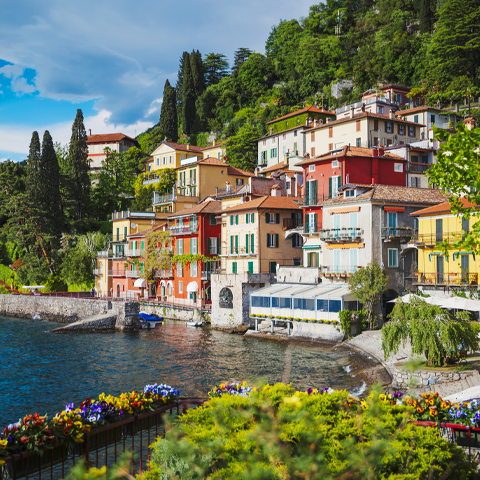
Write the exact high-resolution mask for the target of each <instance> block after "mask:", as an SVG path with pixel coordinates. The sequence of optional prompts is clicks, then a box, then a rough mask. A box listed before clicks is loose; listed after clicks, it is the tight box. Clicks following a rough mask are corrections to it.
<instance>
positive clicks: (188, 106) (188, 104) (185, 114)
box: [182, 56, 196, 135]
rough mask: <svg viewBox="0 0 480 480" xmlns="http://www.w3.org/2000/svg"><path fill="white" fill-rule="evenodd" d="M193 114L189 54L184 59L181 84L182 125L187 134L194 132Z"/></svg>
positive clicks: (192, 90) (194, 111)
mask: <svg viewBox="0 0 480 480" xmlns="http://www.w3.org/2000/svg"><path fill="white" fill-rule="evenodd" d="M195 116H196V108H195V85H194V82H193V75H192V68H191V63H190V56H189V57H188V58H187V59H186V61H185V67H184V71H183V86H182V126H183V131H184V133H186V134H187V135H190V134H191V133H194V132H193V127H194V125H195Z"/></svg>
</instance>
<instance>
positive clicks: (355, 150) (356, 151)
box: [295, 145, 407, 167]
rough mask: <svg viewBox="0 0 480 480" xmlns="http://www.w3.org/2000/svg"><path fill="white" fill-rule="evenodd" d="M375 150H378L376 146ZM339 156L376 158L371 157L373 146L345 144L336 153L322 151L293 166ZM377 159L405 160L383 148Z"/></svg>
mask: <svg viewBox="0 0 480 480" xmlns="http://www.w3.org/2000/svg"><path fill="white" fill-rule="evenodd" d="M377 150H380V148H378V149H377ZM340 157H367V158H376V157H373V148H365V147H352V146H348V145H345V146H344V147H343V151H337V153H330V152H327V153H324V154H323V155H319V156H318V157H313V158H308V159H306V160H303V161H302V162H299V163H296V164H295V166H296V167H297V166H299V165H308V164H309V163H315V162H318V161H321V160H332V159H336V158H340ZM378 159H379V160H398V161H399V162H406V161H407V160H406V159H405V158H403V157H400V156H399V155H395V154H394V153H390V152H389V151H387V150H384V154H383V156H380V155H379V156H378Z"/></svg>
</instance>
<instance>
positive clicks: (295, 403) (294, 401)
mask: <svg viewBox="0 0 480 480" xmlns="http://www.w3.org/2000/svg"><path fill="white" fill-rule="evenodd" d="M283 401H284V402H285V403H286V404H287V405H292V407H300V405H301V404H302V402H300V398H299V397H298V396H297V395H294V396H293V397H285V398H284V399H283Z"/></svg>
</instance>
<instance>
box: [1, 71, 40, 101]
mask: <svg viewBox="0 0 480 480" xmlns="http://www.w3.org/2000/svg"><path fill="white" fill-rule="evenodd" d="M24 73H25V69H24V68H22V67H21V66H20V65H5V66H4V67H2V68H0V75H4V76H5V77H6V78H9V79H10V80H11V84H10V88H11V89H12V91H13V92H15V93H16V94H17V95H23V94H24V93H33V92H36V91H37V88H36V86H35V85H34V84H30V83H27V79H26V78H25V77H24V76H23V75H24ZM0 93H3V92H0Z"/></svg>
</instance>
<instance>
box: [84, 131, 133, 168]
mask: <svg viewBox="0 0 480 480" xmlns="http://www.w3.org/2000/svg"><path fill="white" fill-rule="evenodd" d="M89 132H90V135H88V136H87V145H88V160H89V162H90V173H98V172H99V171H100V170H101V168H102V163H103V161H104V160H105V156H106V154H105V148H109V149H110V150H111V151H112V152H118V153H121V152H126V151H127V150H128V149H129V148H130V147H138V148H140V145H139V143H138V142H137V140H135V139H134V138H132V137H129V136H127V135H124V134H123V133H106V134H102V135H92V131H91V130H89Z"/></svg>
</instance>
